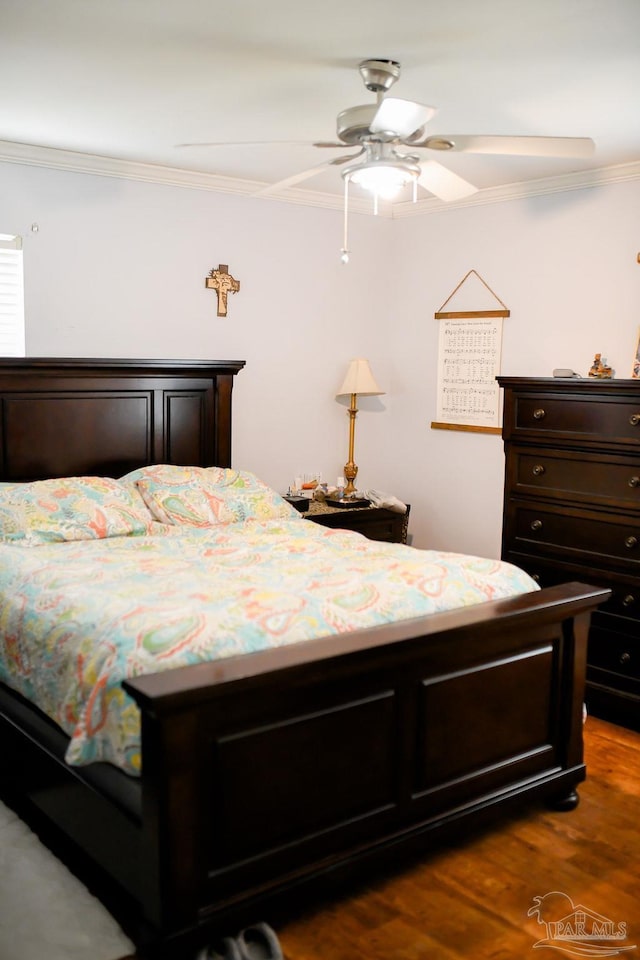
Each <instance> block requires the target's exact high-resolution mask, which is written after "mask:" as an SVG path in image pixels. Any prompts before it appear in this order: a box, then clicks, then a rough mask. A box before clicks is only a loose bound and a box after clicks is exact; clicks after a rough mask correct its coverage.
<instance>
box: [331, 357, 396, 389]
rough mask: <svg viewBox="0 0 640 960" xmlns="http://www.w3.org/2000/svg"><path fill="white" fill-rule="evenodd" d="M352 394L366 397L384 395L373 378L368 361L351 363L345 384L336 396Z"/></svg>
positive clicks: (360, 360)
mask: <svg viewBox="0 0 640 960" xmlns="http://www.w3.org/2000/svg"><path fill="white" fill-rule="evenodd" d="M351 393H359V394H360V395H361V396H364V397H379V396H381V395H382V394H383V393H384V390H381V389H380V387H379V386H378V384H377V383H376V381H375V380H374V378H373V374H372V373H371V368H370V366H369V361H368V360H362V359H358V360H352V361H351V363H350V364H349V369H348V370H347V375H346V377H345V378H344V383H343V384H342V386H341V387H340V389H339V390H338V392H337V394H336V396H338V397H343V396H348V395H349V394H351Z"/></svg>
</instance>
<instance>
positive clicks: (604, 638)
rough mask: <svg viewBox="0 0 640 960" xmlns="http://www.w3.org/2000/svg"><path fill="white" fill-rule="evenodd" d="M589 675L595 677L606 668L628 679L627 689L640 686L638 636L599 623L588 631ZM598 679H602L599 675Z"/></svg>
mask: <svg viewBox="0 0 640 960" xmlns="http://www.w3.org/2000/svg"><path fill="white" fill-rule="evenodd" d="M588 658H589V666H590V667H592V668H594V669H592V670H590V671H589V675H590V676H591V677H593V678H595V677H596V676H597V675H598V674H600V671H603V670H606V671H608V672H609V673H615V674H617V675H618V676H619V677H626V678H628V680H629V681H631V682H630V683H629V684H627V685H626V686H627V689H637V688H639V687H640V684H639V683H638V681H640V638H639V637H637V636H636V637H633V636H630V635H629V634H625V633H624V632H621V631H619V630H617V629H615V626H614V627H613V628H608V627H607V626H606V625H605V626H603V625H602V624H601V623H599V624H598V625H597V626H594V627H593V629H592V630H591V632H590V633H589V654H588ZM600 679H602V678H601V677H600Z"/></svg>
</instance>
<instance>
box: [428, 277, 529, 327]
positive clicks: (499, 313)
mask: <svg viewBox="0 0 640 960" xmlns="http://www.w3.org/2000/svg"><path fill="white" fill-rule="evenodd" d="M472 273H473V274H475V276H476V277H477V278H478V280H479V281H480V283H482V284H483V285H484V286H485V287H486V288H487V290H488V291H489V293H490V294H491V296H492V297H493V298H494V299H495V300H497V301H498V303H499V304H500V306H501V307H502V310H461V311H453V312H451V311H449V312H443V311H444V308H445V307H446V305H447V304H448V303H449V301H450V300H452V299H453V297H454V296H455V295H456V293H457V292H458V290H460V288H461V287H462V286H463V285H464V283H466V281H467V280H468V279H469V277H470V276H471V274H472ZM510 315H511V312H510V311H509V310H508V309H507V307H506V304H504V303H503V302H502V300H501V299H500V297H499V296H498V295H497V293H494V291H493V290H492V289H491V287H490V286H489V284H488V283H487V281H486V280H483V279H482V277H481V276H480V274H479V273H478V271H477V270H469V272H468V273H467V274H465V276H464V277H463V278H462V280H461V281H460V283H459V284H458V286H457V287H456V288H455V290H452V291H451V293H450V294H449V296H448V297H447V299H446V300H445V302H444V303H443V304H442V306H441V307H440V309H439V310H438V311H437V313H434V317H435V319H436V320H460V319H462V318H463V317H509V316H510Z"/></svg>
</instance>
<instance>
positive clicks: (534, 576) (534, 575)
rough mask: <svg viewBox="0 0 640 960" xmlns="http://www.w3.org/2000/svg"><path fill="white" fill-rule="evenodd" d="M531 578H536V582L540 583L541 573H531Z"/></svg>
mask: <svg viewBox="0 0 640 960" xmlns="http://www.w3.org/2000/svg"><path fill="white" fill-rule="evenodd" d="M531 579H532V580H535V582H536V583H540V574H539V573H532V574H531Z"/></svg>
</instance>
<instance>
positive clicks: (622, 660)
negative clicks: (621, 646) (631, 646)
mask: <svg viewBox="0 0 640 960" xmlns="http://www.w3.org/2000/svg"><path fill="white" fill-rule="evenodd" d="M630 660H631V654H630V653H629V652H628V651H627V650H625V651H624V653H621V654H620V663H621V664H622V665H623V666H624V664H626V663H629V661H630Z"/></svg>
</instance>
